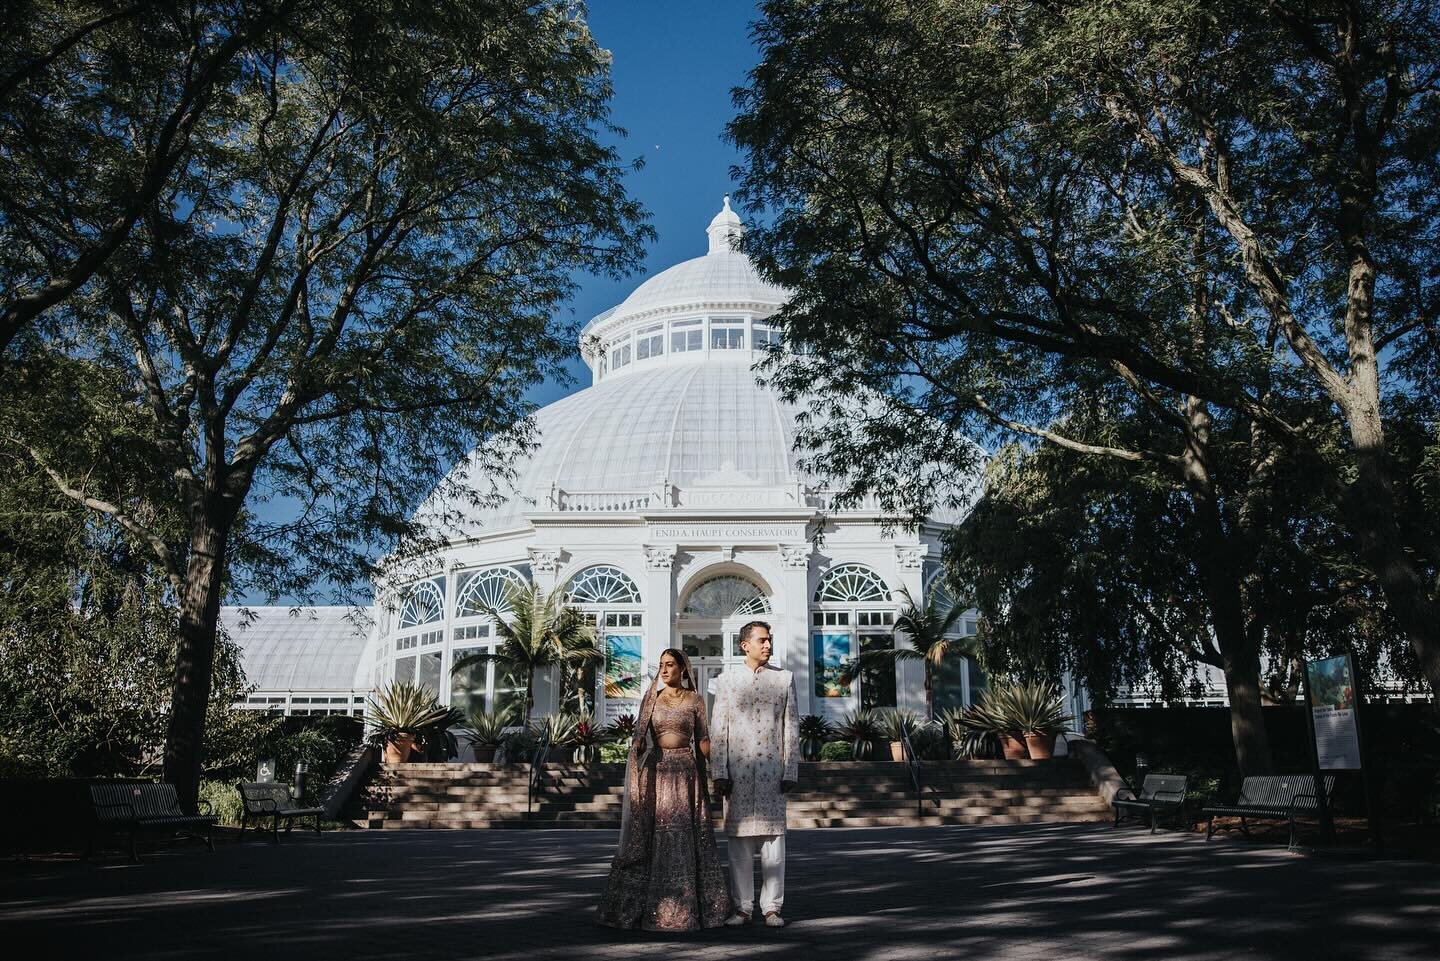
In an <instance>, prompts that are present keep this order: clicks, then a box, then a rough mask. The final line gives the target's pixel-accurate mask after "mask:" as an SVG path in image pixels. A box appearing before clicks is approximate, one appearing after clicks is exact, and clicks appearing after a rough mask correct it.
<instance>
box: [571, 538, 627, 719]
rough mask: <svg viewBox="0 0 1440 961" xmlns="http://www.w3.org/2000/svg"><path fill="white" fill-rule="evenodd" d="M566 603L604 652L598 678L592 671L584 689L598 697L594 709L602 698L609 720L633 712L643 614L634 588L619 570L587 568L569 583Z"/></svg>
mask: <svg viewBox="0 0 1440 961" xmlns="http://www.w3.org/2000/svg"><path fill="white" fill-rule="evenodd" d="M565 603H567V604H571V605H574V606H575V607H578V608H579V609H580V611H581V612H582V613H583V614H584V615H585V619H586V621H588V622H589V623H590V625H591V626H592V627H594V628H595V631H596V633H597V634H598V635H599V639H598V640H599V644H600V647H601V649H602V650H603V651H604V652H605V666H604V670H603V672H601V671H594V672H593V673H594V675H595V676H593V677H592V676H587V677H586V679H585V687H586V688H587V689H589V690H592V691H594V692H595V693H596V695H597V696H596V706H598V704H599V702H600V698H601V697H603V698H604V703H605V705H606V710H607V711H608V712H610V713H612V714H615V713H623V712H624V711H627V710H628V711H633V710H634V709H635V708H636V707H637V706H638V699H639V697H640V695H641V694H642V693H643V692H644V685H645V674H644V647H645V631H644V627H645V614H644V611H643V610H642V609H641V607H640V590H639V588H637V587H636V586H635V582H634V581H633V580H631V578H630V575H628V574H626V573H625V572H624V571H622V570H620V569H619V568H618V567H611V566H608V565H603V564H602V565H597V566H595V567H587V568H585V569H584V570H583V571H580V572H579V573H578V574H576V575H575V576H574V577H572V578H570V583H569V584H568V585H566V588H565ZM591 670H592V671H593V669H591ZM588 674H590V671H587V675H588ZM570 709H572V708H569V707H567V710H570Z"/></svg>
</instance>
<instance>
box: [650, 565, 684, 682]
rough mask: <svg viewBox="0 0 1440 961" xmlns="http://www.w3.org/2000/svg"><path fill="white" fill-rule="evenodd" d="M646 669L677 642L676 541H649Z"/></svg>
mask: <svg viewBox="0 0 1440 961" xmlns="http://www.w3.org/2000/svg"><path fill="white" fill-rule="evenodd" d="M644 550H645V587H644V588H643V591H644V595H643V600H644V601H645V670H646V671H649V670H652V669H653V668H654V667H655V665H656V664H658V663H659V662H660V652H661V651H663V650H665V648H667V647H670V646H672V645H673V644H675V643H676V642H675V637H674V634H675V577H674V574H675V551H676V547H675V545H674V544H646V545H645V547H644Z"/></svg>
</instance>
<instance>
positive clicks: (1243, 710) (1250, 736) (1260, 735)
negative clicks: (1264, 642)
mask: <svg viewBox="0 0 1440 961" xmlns="http://www.w3.org/2000/svg"><path fill="white" fill-rule="evenodd" d="M1225 693H1226V695H1227V696H1228V697H1229V698H1230V739H1231V741H1233V742H1234V744H1235V761H1236V763H1237V764H1238V765H1239V768H1240V774H1241V775H1242V776H1245V775H1250V774H1270V773H1272V772H1273V771H1274V767H1275V766H1274V761H1273V759H1272V758H1271V756H1270V736H1269V734H1268V733H1267V732H1266V730H1265V712H1264V711H1263V710H1262V707H1261V701H1260V659H1259V658H1258V657H1254V656H1250V657H1241V658H1238V659H1236V660H1234V661H1231V660H1230V659H1228V658H1227V659H1226V663H1225Z"/></svg>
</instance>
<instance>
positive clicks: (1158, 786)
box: [1110, 774, 1188, 834]
mask: <svg viewBox="0 0 1440 961" xmlns="http://www.w3.org/2000/svg"><path fill="white" fill-rule="evenodd" d="M1187 786H1188V779H1187V778H1186V777H1185V775H1183V774H1147V775H1145V783H1143V784H1141V785H1140V793H1139V794H1138V795H1136V794H1135V793H1134V792H1133V791H1131V790H1130V789H1129V788H1121V789H1120V791H1119V793H1117V794H1116V795H1115V800H1113V801H1111V802H1110V806H1111V807H1112V808H1114V810H1115V825H1114V826H1115V827H1119V826H1120V822H1121V821H1123V820H1125V819H1126V818H1135V819H1137V820H1141V821H1149V822H1150V833H1151V834H1154V833H1155V827H1156V825H1157V824H1158V823H1159V821H1160V818H1161V816H1163V815H1171V814H1173V815H1174V816H1175V818H1176V820H1177V821H1183V819H1184V817H1185V792H1186V790H1187Z"/></svg>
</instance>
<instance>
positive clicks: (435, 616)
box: [400, 581, 445, 629]
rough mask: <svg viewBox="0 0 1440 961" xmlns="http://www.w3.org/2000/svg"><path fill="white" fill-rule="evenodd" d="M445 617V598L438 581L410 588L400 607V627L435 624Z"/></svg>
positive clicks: (422, 583)
mask: <svg viewBox="0 0 1440 961" xmlns="http://www.w3.org/2000/svg"><path fill="white" fill-rule="evenodd" d="M444 616H445V597H444V595H443V594H442V593H441V591H440V585H439V583H437V582H436V581H421V582H420V583H419V584H416V585H414V586H413V587H411V588H410V591H409V593H407V594H406V595H405V603H404V604H402V605H401V607H400V627H401V628H402V629H404V628H407V627H419V626H420V625H421V624H433V623H434V622H435V621H438V620H440V618H442V617H444Z"/></svg>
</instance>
